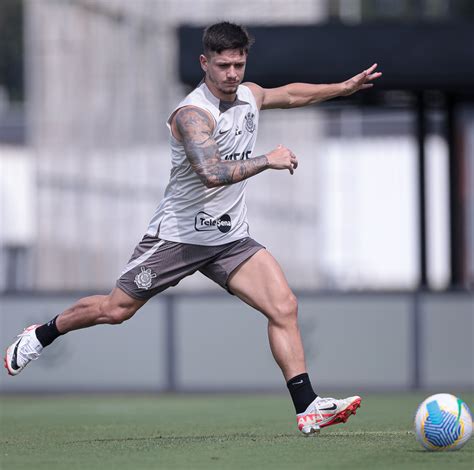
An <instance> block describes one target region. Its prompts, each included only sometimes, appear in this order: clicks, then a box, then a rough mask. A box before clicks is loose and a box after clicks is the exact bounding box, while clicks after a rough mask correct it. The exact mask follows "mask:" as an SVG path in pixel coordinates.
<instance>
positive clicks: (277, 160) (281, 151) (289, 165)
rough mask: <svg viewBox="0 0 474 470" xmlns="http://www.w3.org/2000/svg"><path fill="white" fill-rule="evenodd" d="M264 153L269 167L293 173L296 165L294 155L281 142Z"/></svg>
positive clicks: (296, 160) (296, 161)
mask: <svg viewBox="0 0 474 470" xmlns="http://www.w3.org/2000/svg"><path fill="white" fill-rule="evenodd" d="M266 155H267V160H268V164H269V166H270V168H273V169H274V170H288V171H289V172H290V173H291V174H293V173H294V172H295V170H296V168H297V167H298V159H297V158H296V155H295V154H294V153H293V152H292V151H291V150H290V149H289V148H286V147H284V146H283V145H281V144H280V145H278V147H277V148H276V149H274V150H272V151H271V152H269V153H267V154H266Z"/></svg>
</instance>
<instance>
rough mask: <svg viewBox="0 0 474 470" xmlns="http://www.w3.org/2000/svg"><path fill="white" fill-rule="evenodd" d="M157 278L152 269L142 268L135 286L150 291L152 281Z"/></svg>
mask: <svg viewBox="0 0 474 470" xmlns="http://www.w3.org/2000/svg"><path fill="white" fill-rule="evenodd" d="M156 276H157V274H156V273H154V272H152V270H151V269H150V268H147V267H145V266H142V267H141V272H140V273H138V274H137V275H136V276H135V281H134V282H135V284H136V285H137V287H138V288H139V289H149V288H150V287H151V280H152V279H154V278H155V277H156Z"/></svg>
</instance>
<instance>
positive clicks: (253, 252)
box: [222, 245, 266, 295]
mask: <svg viewBox="0 0 474 470" xmlns="http://www.w3.org/2000/svg"><path fill="white" fill-rule="evenodd" d="M260 250H266V248H265V247H264V246H263V245H260V246H255V247H254V249H253V250H249V251H248V252H247V254H248V256H247V257H246V258H245V259H243V260H240V262H239V263H238V264H237V265H236V266H235V267H234V268H232V269H231V270H230V271H229V274H228V275H227V277H226V279H225V283H224V285H223V286H222V287H223V288H224V289H225V290H226V291H227V292H228V293H229V294H230V295H235V294H234V293H233V292H232V291H231V290H230V289H229V286H228V284H227V282H228V281H229V278H230V276H231V275H232V273H233V272H234V271H235V270H236V269H237V268H238V267H239V266H241V265H242V264H243V263H245V262H246V261H247V260H249V259H250V258H251V257H252V256H253V255H254V254H255V253H257V252H259V251H260Z"/></svg>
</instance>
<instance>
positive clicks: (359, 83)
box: [341, 64, 382, 96]
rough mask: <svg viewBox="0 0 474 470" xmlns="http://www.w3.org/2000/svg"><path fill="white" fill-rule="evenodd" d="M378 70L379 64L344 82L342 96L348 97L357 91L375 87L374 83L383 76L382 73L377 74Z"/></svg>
mask: <svg viewBox="0 0 474 470" xmlns="http://www.w3.org/2000/svg"><path fill="white" fill-rule="evenodd" d="M376 68H377V64H374V65H372V67H369V68H368V69H367V70H364V71H363V72H361V73H359V74H358V75H355V76H354V77H352V78H349V80H346V81H345V82H342V93H341V96H348V95H352V94H353V93H355V92H356V91H359V90H365V89H367V88H372V87H373V86H374V84H373V83H370V82H372V81H373V80H376V79H377V78H379V77H380V76H382V72H375V69H376Z"/></svg>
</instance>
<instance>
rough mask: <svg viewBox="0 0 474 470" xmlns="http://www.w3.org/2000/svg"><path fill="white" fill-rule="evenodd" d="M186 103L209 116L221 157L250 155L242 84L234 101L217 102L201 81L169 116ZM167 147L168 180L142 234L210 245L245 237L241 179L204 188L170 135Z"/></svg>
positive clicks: (250, 118)
mask: <svg viewBox="0 0 474 470" xmlns="http://www.w3.org/2000/svg"><path fill="white" fill-rule="evenodd" d="M188 105H192V106H197V107H199V108H202V109H204V110H206V111H208V112H209V113H210V114H211V115H212V116H213V117H214V119H215V121H216V126H215V129H214V132H213V134H212V138H213V139H214V140H215V141H216V143H217V146H218V148H219V152H220V154H221V159H222V161H226V160H244V159H248V158H252V157H255V155H253V151H254V147H255V141H256V139H257V127H258V115H259V111H258V108H257V104H256V102H255V98H254V96H253V94H252V92H251V91H250V89H249V88H248V87H246V86H243V85H240V86H239V87H238V89H237V98H236V100H235V101H234V102H232V103H230V102H226V101H220V100H219V98H216V97H215V96H214V95H213V94H212V93H211V92H210V90H209V88H208V87H207V86H206V84H205V83H204V82H202V83H201V84H200V85H199V86H198V87H197V88H196V89H195V90H193V91H192V92H191V93H190V94H189V95H188V96H187V97H186V98H184V100H183V101H181V103H179V105H178V106H177V107H176V108H175V109H174V110H173V112H172V113H171V115H170V119H171V117H172V116H173V114H174V113H175V112H176V110H178V109H179V108H182V107H183V106H188ZM170 119H168V127H169V128H170V134H171V127H170ZM170 145H171V175H170V181H169V183H168V186H167V187H166V190H165V195H164V198H163V200H162V201H161V203H160V204H159V206H158V207H157V209H156V211H155V214H154V215H153V218H152V219H151V221H150V225H149V226H148V230H147V233H148V234H149V235H152V236H155V235H157V236H158V237H159V238H161V239H162V240H169V241H174V242H179V243H190V244H194V245H210V246H213V245H223V244H225V243H229V242H232V241H235V240H240V239H242V238H245V237H248V236H249V229H248V222H247V206H246V203H245V187H246V185H247V181H246V180H244V181H241V182H240V183H234V184H230V185H226V186H219V187H217V188H207V187H206V186H205V185H204V184H203V183H202V182H201V180H200V179H199V177H198V175H197V174H196V173H195V172H194V170H193V169H192V168H191V165H190V163H189V161H188V159H187V157H186V154H185V152H184V146H183V144H182V143H181V142H179V141H178V140H176V139H175V138H174V137H173V135H172V134H171V136H170Z"/></svg>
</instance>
